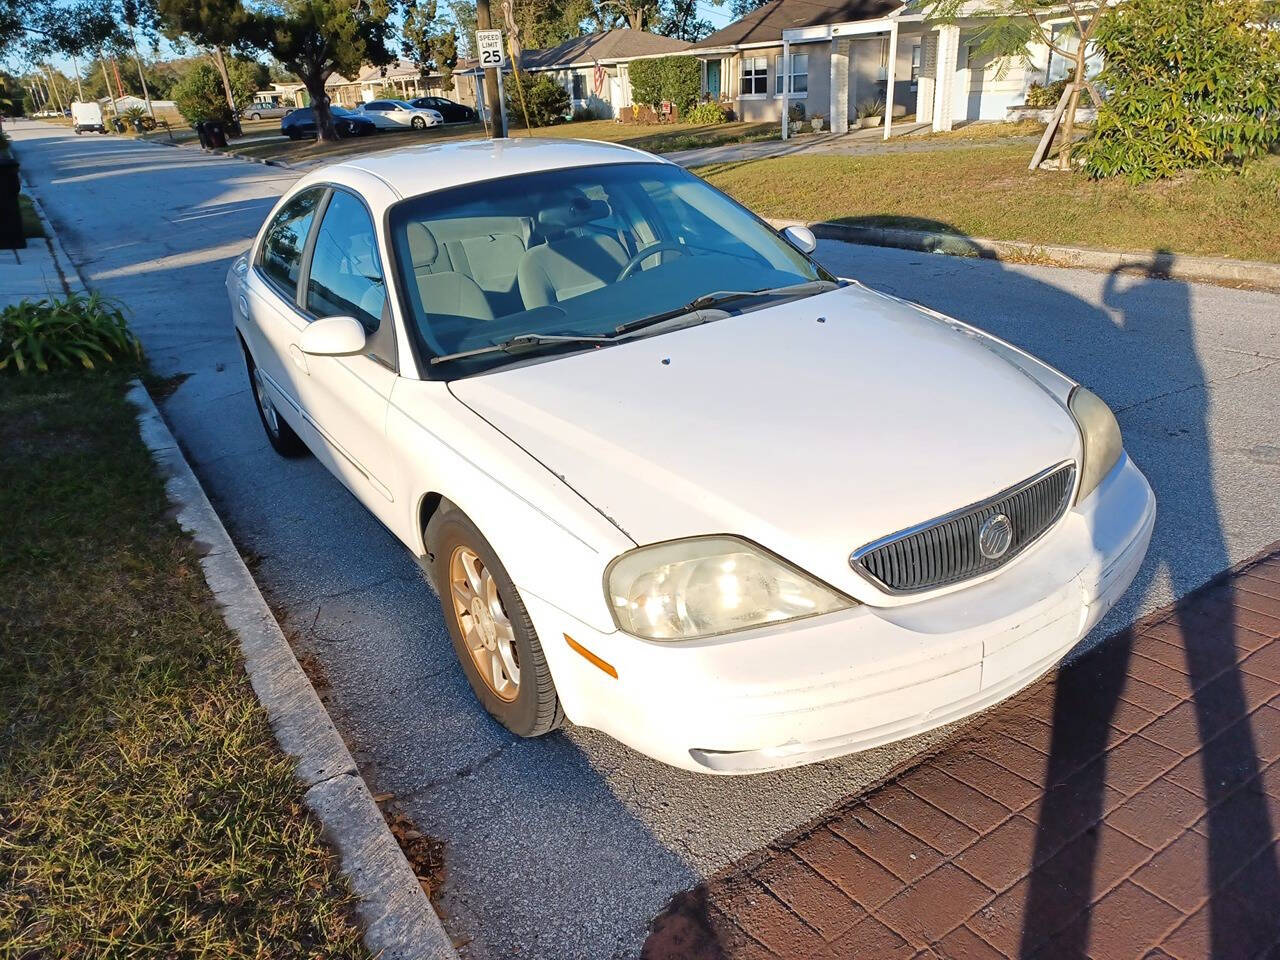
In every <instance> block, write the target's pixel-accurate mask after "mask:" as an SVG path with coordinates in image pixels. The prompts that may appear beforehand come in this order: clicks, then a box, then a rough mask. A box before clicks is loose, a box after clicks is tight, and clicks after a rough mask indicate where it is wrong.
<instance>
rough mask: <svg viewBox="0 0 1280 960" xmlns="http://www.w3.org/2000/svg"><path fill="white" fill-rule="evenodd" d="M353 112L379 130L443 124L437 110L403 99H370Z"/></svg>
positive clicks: (420, 127) (419, 127)
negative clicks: (415, 104) (417, 105)
mask: <svg viewBox="0 0 1280 960" xmlns="http://www.w3.org/2000/svg"><path fill="white" fill-rule="evenodd" d="M352 112H353V113H355V114H357V115H359V116H361V117H365V118H366V119H368V120H369V121H370V122H372V123H373V125H374V126H376V127H377V128H378V129H379V130H404V129H406V128H410V127H411V128H413V129H414V130H425V129H426V128H427V127H439V126H443V125H444V117H443V116H441V115H440V111H438V110H430V109H427V108H425V107H415V106H414V105H413V104H411V103H406V102H405V101H404V100H370V101H369V102H368V103H362V104H361V105H360V106H359V107H357V108H356V109H355V110H354V111H352Z"/></svg>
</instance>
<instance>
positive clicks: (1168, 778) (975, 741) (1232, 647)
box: [644, 544, 1280, 960]
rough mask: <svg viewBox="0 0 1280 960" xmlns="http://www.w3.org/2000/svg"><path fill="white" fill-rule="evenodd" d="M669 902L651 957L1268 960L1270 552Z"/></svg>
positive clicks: (1278, 705) (1278, 938)
mask: <svg viewBox="0 0 1280 960" xmlns="http://www.w3.org/2000/svg"><path fill="white" fill-rule="evenodd" d="M1276 547H1280V544H1276V545H1273V547H1272V548H1271V551H1272V552H1270V553H1269V554H1267V555H1264V556H1262V557H1260V558H1259V559H1257V560H1255V561H1253V562H1249V563H1245V564H1243V565H1242V566H1241V567H1240V568H1238V569H1237V570H1236V571H1234V572H1233V573H1232V574H1231V575H1229V576H1226V577H1223V578H1222V579H1221V580H1220V581H1218V582H1217V583H1213V584H1210V585H1209V586H1207V587H1205V588H1203V589H1201V590H1198V591H1196V592H1195V593H1193V594H1191V595H1190V596H1189V597H1187V598H1186V599H1185V600H1183V601H1182V602H1181V603H1178V604H1174V605H1171V606H1169V607H1166V608H1165V609H1163V610H1158V611H1156V612H1155V613H1153V614H1151V615H1150V616H1148V617H1145V618H1144V619H1143V620H1141V621H1139V622H1138V623H1137V624H1135V625H1134V626H1133V627H1132V628H1130V629H1129V630H1126V631H1124V632H1123V633H1121V634H1119V635H1118V636H1116V637H1114V638H1112V639H1111V640H1110V641H1109V642H1108V643H1106V644H1104V645H1103V646H1101V647H1099V648H1098V649H1096V650H1095V651H1093V652H1092V653H1091V654H1090V655H1089V656H1087V657H1085V658H1082V659H1081V660H1080V661H1078V662H1077V663H1075V664H1073V665H1072V666H1071V667H1069V668H1067V669H1066V670H1064V671H1063V672H1062V673H1061V674H1060V675H1059V676H1058V677H1057V678H1056V680H1054V679H1050V680H1046V681H1043V682H1041V683H1040V684H1038V685H1036V686H1034V687H1032V688H1031V689H1030V690H1028V691H1026V692H1025V693H1024V694H1022V695H1020V696H1019V697H1017V698H1015V699H1014V700H1013V701H1010V702H1008V703H1006V704H1004V705H1003V706H1001V707H999V708H997V709H995V710H993V711H992V712H991V713H989V714H988V715H986V716H985V717H984V718H983V720H982V721H980V722H979V723H978V724H977V725H976V726H975V727H974V728H971V729H970V730H969V731H966V734H965V735H964V737H963V738H962V739H961V740H960V741H959V742H957V743H955V744H953V745H951V746H950V747H948V748H947V749H946V750H944V751H942V752H941V753H939V754H937V755H936V756H934V757H932V758H931V759H930V761H929V762H928V763H924V764H922V765H920V766H917V767H915V768H914V769H912V770H910V771H909V772H907V773H906V774H904V775H903V776H901V777H899V778H896V779H894V780H892V781H890V782H889V783H888V784H886V785H885V786H883V787H881V788H879V789H878V790H875V791H873V792H871V793H869V794H867V795H866V796H865V797H862V798H859V799H858V800H857V801H856V802H855V803H853V804H850V805H849V806H847V807H845V808H844V809H842V810H837V811H835V812H834V813H833V815H831V816H829V817H826V818H823V819H822V820H821V821H820V822H818V823H815V824H813V825H811V826H810V827H808V828H806V829H803V830H801V831H799V832H797V833H796V834H793V835H792V836H791V837H790V838H787V839H785V840H784V841H783V842H781V843H780V844H778V845H777V846H775V847H770V848H767V849H764V850H761V851H759V852H758V853H757V854H754V855H750V856H748V857H747V858H745V859H743V860H741V861H739V863H738V864H736V865H735V866H734V867H732V868H729V869H728V870H725V871H723V872H721V873H720V874H719V875H717V876H715V877H713V878H711V879H710V880H708V881H706V882H704V883H703V884H700V885H699V886H698V887H695V888H694V889H693V890H691V891H689V892H688V893H685V894H682V895H681V896H679V897H677V898H675V900H674V901H673V903H672V905H671V906H670V907H669V908H668V910H667V911H666V912H665V913H664V914H663V915H661V916H660V917H659V918H658V920H657V921H656V923H655V925H654V928H653V932H652V934H651V935H650V937H649V940H648V943H647V944H646V946H645V951H644V956H645V958H646V960H704V958H705V960H711V958H713V957H714V958H717V960H746V958H752V960H755V958H762V960H763V958H792V957H794V958H805V960H820V958H833V960H834V958H836V957H857V958H859V960H877V958H889V957H893V958H899V957H900V958H919V960H925V958H942V957H975V958H978V957H980V958H992V960H997V958H1009V957H1033V956H1034V957H1046V958H1050V957H1083V956H1089V957H1092V958H1094V960H1127V958H1138V957H1145V958H1150V960H1156V958H1159V960H1169V958H1176V960H1200V958H1204V957H1232V958H1236V957H1239V958H1254V957H1274V956H1276V955H1277V953H1280V909H1278V908H1277V905H1278V904H1280V879H1278V878H1280V867H1278V866H1277V856H1276V855H1277V846H1276V844H1277V841H1278V840H1280V552H1276V549H1275V548H1276Z"/></svg>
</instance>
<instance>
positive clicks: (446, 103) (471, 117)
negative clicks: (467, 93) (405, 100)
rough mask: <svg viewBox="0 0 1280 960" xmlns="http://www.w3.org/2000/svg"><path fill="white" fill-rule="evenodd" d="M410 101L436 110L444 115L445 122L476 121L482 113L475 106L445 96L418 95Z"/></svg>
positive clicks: (418, 105) (427, 108)
mask: <svg viewBox="0 0 1280 960" xmlns="http://www.w3.org/2000/svg"><path fill="white" fill-rule="evenodd" d="M409 102H410V103H411V104H413V105H414V106H415V107H419V108H421V109H425V110H435V111H436V112H437V113H439V114H440V116H442V117H444V122H445V123H475V122H476V121H477V120H479V119H480V115H479V114H478V113H476V112H475V110H474V109H473V108H471V107H468V106H467V105H466V104H462V103H454V102H453V101H452V100H446V99H445V98H444V97H418V98H417V99H415V100H410V101H409Z"/></svg>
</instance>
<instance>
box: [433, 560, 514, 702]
mask: <svg viewBox="0 0 1280 960" xmlns="http://www.w3.org/2000/svg"><path fill="white" fill-rule="evenodd" d="M449 593H450V599H451V600H452V601H453V612H454V616H455V617H456V618H457V621H458V629H459V631H460V632H461V633H462V638H463V641H464V642H465V643H466V647H467V651H468V652H469V653H470V654H471V659H472V660H473V661H474V663H475V665H476V670H477V671H478V672H479V674H480V676H481V677H482V678H483V679H484V682H485V685H486V686H488V687H489V689H490V690H492V691H493V692H494V694H496V695H497V696H498V697H499V698H500V699H502V700H504V701H506V702H508V703H510V702H511V701H513V700H515V698H516V695H517V694H518V693H519V692H520V655H519V653H518V652H517V650H516V635H515V630H514V629H513V628H512V626H511V620H510V619H509V618H508V617H507V611H506V609H505V608H504V607H503V605H502V600H501V598H500V597H499V596H498V584H497V581H495V580H494V579H493V574H492V573H490V572H489V569H488V568H487V567H486V566H485V564H484V561H483V560H481V559H480V557H479V556H478V555H477V554H476V552H475V551H474V550H472V549H471V548H470V547H467V546H458V547H456V548H454V551H453V555H452V556H451V557H450V558H449Z"/></svg>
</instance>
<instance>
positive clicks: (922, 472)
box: [450, 285, 1080, 602]
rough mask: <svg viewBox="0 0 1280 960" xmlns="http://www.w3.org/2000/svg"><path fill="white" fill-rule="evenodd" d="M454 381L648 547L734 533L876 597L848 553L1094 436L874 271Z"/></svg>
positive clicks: (983, 346) (968, 336)
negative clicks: (884, 289)
mask: <svg viewBox="0 0 1280 960" xmlns="http://www.w3.org/2000/svg"><path fill="white" fill-rule="evenodd" d="M450 388H451V390H452V391H453V393H454V395H455V396H456V397H457V398H458V399H459V400H461V401H462V402H463V403H464V404H466V405H467V406H468V407H470V408H471V409H472V410H474V411H475V412H476V413H477V414H479V415H480V416H481V417H483V418H485V419H486V420H488V421H489V422H490V423H491V424H492V425H493V426H494V427H496V428H497V429H498V430H500V431H502V432H503V433H504V434H506V435H507V436H508V437H509V438H510V439H511V440H512V441H514V442H515V443H517V444H519V445H520V446H521V447H523V448H524V449H525V450H527V451H528V452H529V453H530V454H531V455H532V456H534V457H535V458H537V459H538V460H539V461H541V462H542V463H543V464H544V465H545V466H546V467H547V468H548V469H550V470H551V471H553V472H554V473H556V474H557V475H558V476H560V477H561V478H562V479H563V480H564V482H565V483H567V484H569V485H570V486H571V487H573V488H574V489H575V490H576V491H577V492H578V493H580V494H581V495H582V496H583V497H584V498H585V499H586V500H587V501H589V502H590V503H591V504H592V505H594V506H595V508H596V509H598V510H599V511H600V512H601V513H603V514H604V515H605V516H607V517H608V518H609V519H610V520H612V521H613V522H614V523H615V524H616V525H617V526H618V527H619V528H620V529H621V530H622V531H623V532H624V533H626V534H627V535H628V536H629V537H630V538H631V539H633V540H634V541H635V542H636V543H637V544H646V543H655V542H660V541H663V540H672V539H676V538H679V537H687V536H695V535H700V534H711V533H729V534H737V535H740V536H744V537H747V538H749V539H751V540H754V541H755V542H757V543H759V544H761V545H763V546H765V547H767V548H768V549H770V550H772V551H774V552H775V553H777V554H779V555H780V556H783V557H785V558H787V559H788V560H790V561H791V562H793V563H795V564H797V565H799V566H800V567H802V568H804V569H806V570H808V571H809V572H811V573H812V574H814V575H816V576H818V577H821V578H822V579H824V580H826V581H827V582H828V583H831V584H832V585H833V586H836V587H839V588H840V589H843V590H846V591H848V592H849V593H851V594H852V595H854V596H858V597H860V598H861V599H864V600H865V599H871V600H876V601H878V602H893V601H891V600H889V599H888V598H885V597H883V596H882V595H880V594H878V593H876V592H875V591H873V590H872V589H871V588H870V587H869V586H868V584H867V583H866V582H865V581H863V580H861V579H860V578H858V577H857V576H855V575H854V574H853V572H852V570H851V569H850V566H849V554H850V553H851V552H852V551H854V550H855V549H857V548H858V547H860V546H863V545H864V544H867V543H869V542H871V541H873V540H876V539H879V538H880V537H883V536H886V535H888V534H891V533H894V532H896V531H898V530H901V529H904V528H906V527H909V526H912V525H914V524H917V523H921V522H923V521H927V520H930V519H932V518H934V517H938V516H941V515H943V514H946V513H949V512H950V511H952V510H955V509H958V508H960V507H963V506H966V505H968V504H971V503H974V502H977V501H979V500H982V499H985V498H987V497H989V496H991V495H993V494H995V493H998V492H1000V491H1001V490H1004V489H1006V488H1007V487H1009V486H1012V485H1013V484H1015V483H1018V482H1019V481H1022V480H1025V479H1027V478H1028V477H1031V476H1033V475H1035V474H1037V473H1039V472H1040V471H1042V470H1044V469H1045V468H1046V467H1049V466H1052V465H1055V464H1058V463H1061V462H1062V461H1064V460H1069V459H1078V455H1079V448H1080V438H1079V433H1078V432H1077V429H1076V427H1075V423H1074V421H1073V420H1072V418H1071V416H1070V415H1069V414H1068V412H1067V411H1066V409H1065V408H1064V406H1063V405H1062V402H1061V401H1060V400H1059V399H1057V398H1055V397H1054V396H1052V395H1051V394H1050V393H1049V392H1048V391H1047V390H1046V389H1045V388H1044V387H1042V386H1041V385H1040V384H1039V383H1037V382H1036V381H1035V380H1033V379H1032V378H1031V377H1030V376H1029V375H1028V374H1027V373H1025V372H1023V371H1022V370H1021V369H1019V368H1018V367H1015V366H1014V365H1013V364H1011V363H1009V362H1007V361H1006V360H1005V359H1003V358H1002V357H1001V356H999V355H997V353H996V352H995V351H994V350H992V349H990V348H989V346H988V344H987V343H986V342H985V341H984V340H983V339H982V338H981V337H977V336H974V335H973V334H972V333H966V332H965V331H963V330H960V329H956V328H954V327H952V326H950V325H948V324H946V323H943V322H940V321H939V320H937V319H934V318H933V317H930V316H928V315H927V314H925V313H924V312H922V311H921V310H918V309H916V308H915V307H912V306H910V305H909V304H906V303H903V302H901V301H896V300H892V299H887V298H885V297H882V296H880V295H879V294H876V293H874V292H872V291H870V290H867V289H866V288H864V287H861V286H859V285H850V286H846V287H843V288H841V289H839V290H835V291H832V292H829V293H825V294H821V295H819V296H814V297H809V298H805V299H801V300H796V301H792V302H789V303H784V304H780V305H778V306H775V307H770V308H766V309H762V310H756V311H752V312H749V313H745V314H742V315H739V316H732V317H728V318H726V319H723V320H719V321H716V322H713V323H708V324H704V325H701V326H696V327H690V328H686V329H683V330H677V331H673V332H670V333H666V334H661V335H657V336H653V337H650V338H646V339H642V340H637V341H634V342H629V343H625V344H621V345H618V346H614V347H608V348H604V349H599V350H593V351H588V352H584V353H579V354H574V355H570V356H566V357H561V358H558V359H555V360H552V361H547V362H541V363H538V362H534V363H528V364H524V365H521V366H519V367H513V368H507V369H504V370H499V371H495V372H493V373H489V374H483V375H480V376H475V377H470V378H466V379H462V380H457V381H454V382H453V383H451V385H450ZM869 594H871V595H870V596H869Z"/></svg>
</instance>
